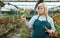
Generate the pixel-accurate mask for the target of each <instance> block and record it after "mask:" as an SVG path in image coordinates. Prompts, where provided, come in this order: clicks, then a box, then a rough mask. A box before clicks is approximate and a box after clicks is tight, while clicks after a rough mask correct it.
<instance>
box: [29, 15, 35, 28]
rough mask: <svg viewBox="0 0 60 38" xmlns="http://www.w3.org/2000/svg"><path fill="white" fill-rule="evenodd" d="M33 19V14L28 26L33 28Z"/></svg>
mask: <svg viewBox="0 0 60 38" xmlns="http://www.w3.org/2000/svg"><path fill="white" fill-rule="evenodd" d="M34 21H35V16H33V17H32V18H31V19H30V21H29V28H33V24H34Z"/></svg>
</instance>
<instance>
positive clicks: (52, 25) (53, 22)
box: [50, 18, 56, 32]
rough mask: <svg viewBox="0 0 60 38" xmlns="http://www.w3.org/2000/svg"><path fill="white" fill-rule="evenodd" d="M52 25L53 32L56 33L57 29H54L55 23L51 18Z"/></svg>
mask: <svg viewBox="0 0 60 38" xmlns="http://www.w3.org/2000/svg"><path fill="white" fill-rule="evenodd" d="M50 24H51V27H52V29H51V30H52V31H53V32H55V31H56V29H55V27H54V22H53V19H52V18H51V20H50Z"/></svg>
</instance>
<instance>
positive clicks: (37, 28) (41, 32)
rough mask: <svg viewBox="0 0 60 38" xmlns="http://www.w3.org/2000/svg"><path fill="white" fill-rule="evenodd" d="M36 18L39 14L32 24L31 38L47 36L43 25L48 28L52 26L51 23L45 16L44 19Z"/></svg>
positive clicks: (44, 37) (47, 37) (46, 37)
mask: <svg viewBox="0 0 60 38" xmlns="http://www.w3.org/2000/svg"><path fill="white" fill-rule="evenodd" d="M38 19H39V16H38V18H37V19H36V20H35V22H34V24H33V32H32V38H49V34H48V33H47V32H45V30H46V29H45V28H44V27H43V26H45V27H47V28H48V29H51V28H52V27H51V24H50V23H49V22H48V21H47V17H46V21H40V20H38ZM43 19H44V18H43Z"/></svg>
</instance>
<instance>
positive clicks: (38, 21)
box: [21, 3, 55, 38]
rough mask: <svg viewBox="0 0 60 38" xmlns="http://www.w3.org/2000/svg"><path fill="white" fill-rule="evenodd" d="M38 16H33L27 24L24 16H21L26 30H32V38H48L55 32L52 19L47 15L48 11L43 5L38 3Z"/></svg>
mask: <svg viewBox="0 0 60 38" xmlns="http://www.w3.org/2000/svg"><path fill="white" fill-rule="evenodd" d="M37 12H38V15H34V16H33V17H32V18H31V20H30V21H29V23H28V22H27V20H26V16H25V15H22V16H21V18H22V20H23V21H24V24H25V26H26V28H28V29H31V28H32V29H33V32H32V38H49V35H51V34H52V32H54V31H55V28H54V23H53V19H52V18H51V17H50V16H49V15H48V9H47V6H46V5H45V3H40V4H39V5H38V7H37Z"/></svg>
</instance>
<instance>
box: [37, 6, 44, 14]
mask: <svg viewBox="0 0 60 38" xmlns="http://www.w3.org/2000/svg"><path fill="white" fill-rule="evenodd" d="M38 13H39V14H44V7H43V6H39V7H38Z"/></svg>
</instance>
